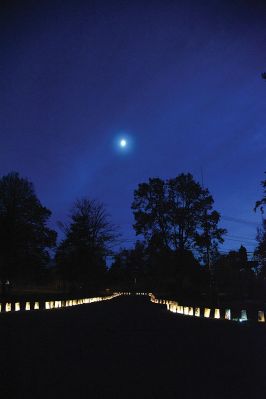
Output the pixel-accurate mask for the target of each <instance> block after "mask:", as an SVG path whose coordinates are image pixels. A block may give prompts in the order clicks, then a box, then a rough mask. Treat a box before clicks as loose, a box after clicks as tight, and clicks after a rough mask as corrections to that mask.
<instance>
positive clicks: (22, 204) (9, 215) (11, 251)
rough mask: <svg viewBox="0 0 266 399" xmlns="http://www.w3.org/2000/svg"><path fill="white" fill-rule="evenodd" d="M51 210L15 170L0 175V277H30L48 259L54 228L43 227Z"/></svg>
mask: <svg viewBox="0 0 266 399" xmlns="http://www.w3.org/2000/svg"><path fill="white" fill-rule="evenodd" d="M50 216H51V211H50V210H49V209H47V208H45V207H44V206H42V204H41V203H40V201H39V199H38V198H37V196H36V194H35V191H34V187H33V184H32V183H31V182H29V181H28V180H27V179H25V178H22V177H20V176H19V174H18V173H15V172H13V173H9V174H8V175H6V176H3V177H2V178H1V179H0V277H1V279H2V280H5V279H10V280H11V281H12V282H14V281H30V280H34V279H36V278H37V277H38V274H39V272H40V270H41V269H42V267H44V266H45V265H46V264H47V262H48V260H49V253H48V249H49V248H52V247H53V246H55V244H56V232H55V231H53V230H51V229H49V228H48V227H47V222H48V220H49V218H50Z"/></svg>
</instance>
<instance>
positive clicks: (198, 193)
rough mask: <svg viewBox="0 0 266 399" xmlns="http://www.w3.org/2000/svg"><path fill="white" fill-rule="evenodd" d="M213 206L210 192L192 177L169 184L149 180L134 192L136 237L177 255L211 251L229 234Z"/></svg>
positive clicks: (176, 179) (155, 179) (188, 176)
mask: <svg viewBox="0 0 266 399" xmlns="http://www.w3.org/2000/svg"><path fill="white" fill-rule="evenodd" d="M213 202H214V201H213V198H212V196H211V195H210V193H209V191H208V190H207V189H204V188H202V187H201V186H200V184H199V183H197V182H195V180H194V179H193V176H192V175H191V174H190V173H188V174H184V173H182V174H180V175H178V176H177V177H176V178H174V179H169V180H166V181H164V180H162V179H159V178H153V179H149V182H148V183H142V184H139V186H138V189H137V190H135V192H134V201H133V204H132V209H133V212H134V217H135V224H134V228H135V231H136V234H137V235H139V234H141V235H143V236H144V238H145V240H146V241H147V242H148V243H151V242H152V241H153V240H154V239H156V240H157V241H158V240H159V241H160V242H161V245H163V246H164V247H165V248H168V249H172V250H174V251H177V250H181V251H184V250H188V249H191V248H193V247H194V248H195V247H198V248H199V249H200V250H203V248H207V249H208V248H209V249H210V248H211V247H212V246H213V245H215V244H217V243H219V242H222V241H223V238H222V236H223V234H225V232H226V231H225V230H224V229H219V228H218V223H219V220H220V214H219V213H218V212H217V211H214V210H213V209H212V207H213Z"/></svg>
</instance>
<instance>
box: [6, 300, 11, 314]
mask: <svg viewBox="0 0 266 399" xmlns="http://www.w3.org/2000/svg"><path fill="white" fill-rule="evenodd" d="M11 306H12V305H11V303H10V302H8V303H6V312H11Z"/></svg>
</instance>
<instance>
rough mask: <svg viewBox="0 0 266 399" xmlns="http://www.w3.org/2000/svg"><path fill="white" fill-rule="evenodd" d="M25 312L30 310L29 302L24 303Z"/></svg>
mask: <svg viewBox="0 0 266 399" xmlns="http://www.w3.org/2000/svg"><path fill="white" fill-rule="evenodd" d="M25 310H30V302H26V306H25Z"/></svg>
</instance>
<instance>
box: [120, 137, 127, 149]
mask: <svg viewBox="0 0 266 399" xmlns="http://www.w3.org/2000/svg"><path fill="white" fill-rule="evenodd" d="M126 145H127V141H126V140H125V139H122V140H120V147H122V148H123V147H126Z"/></svg>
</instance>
